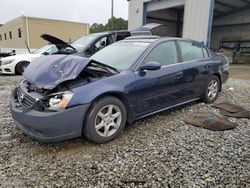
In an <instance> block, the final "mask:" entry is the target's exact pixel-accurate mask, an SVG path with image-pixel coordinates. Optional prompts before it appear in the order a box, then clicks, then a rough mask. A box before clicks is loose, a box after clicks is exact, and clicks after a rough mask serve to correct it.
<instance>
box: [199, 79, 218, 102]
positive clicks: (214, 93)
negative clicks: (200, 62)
mask: <svg viewBox="0 0 250 188" xmlns="http://www.w3.org/2000/svg"><path fill="white" fill-rule="evenodd" d="M220 87H221V84H220V80H219V78H218V76H215V75H214V76H212V77H211V78H210V79H209V81H208V82H207V86H206V88H205V91H204V97H203V100H204V102H205V103H213V102H214V101H215V100H216V99H217V97H218V95H219V92H220Z"/></svg>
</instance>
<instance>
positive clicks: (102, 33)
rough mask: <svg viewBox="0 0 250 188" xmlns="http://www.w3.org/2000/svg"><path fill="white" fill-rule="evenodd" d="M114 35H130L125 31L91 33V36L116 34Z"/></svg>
mask: <svg viewBox="0 0 250 188" xmlns="http://www.w3.org/2000/svg"><path fill="white" fill-rule="evenodd" d="M116 33H130V32H129V31H127V30H119V31H104V32H99V33H92V34H91V35H96V36H101V35H108V34H116Z"/></svg>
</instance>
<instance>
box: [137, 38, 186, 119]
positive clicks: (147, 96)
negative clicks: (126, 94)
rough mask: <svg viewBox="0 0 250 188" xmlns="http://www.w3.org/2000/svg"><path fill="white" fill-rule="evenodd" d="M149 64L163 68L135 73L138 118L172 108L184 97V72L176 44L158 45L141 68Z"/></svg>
mask: <svg viewBox="0 0 250 188" xmlns="http://www.w3.org/2000/svg"><path fill="white" fill-rule="evenodd" d="M148 62H158V63H160V64H161V66H162V67H161V69H159V70H155V71H137V72H136V73H135V77H136V79H135V80H136V83H135V84H136V85H135V88H137V89H136V91H135V92H136V93H137V105H136V114H137V117H138V116H139V117H141V116H143V115H145V114H148V113H150V112H154V111H157V110H160V109H162V108H165V107H167V106H171V105H173V104H175V103H177V102H178V100H179V99H180V98H181V96H182V92H181V90H182V88H181V87H180V86H181V84H182V83H181V80H182V76H183V72H182V67H181V63H179V58H178V53H177V48H176V42H175V41H165V42H162V43H160V44H158V45H157V46H156V47H154V48H153V49H152V50H151V51H150V52H149V54H148V55H147V56H146V57H145V58H144V60H143V62H142V64H141V66H142V65H143V64H146V63H148Z"/></svg>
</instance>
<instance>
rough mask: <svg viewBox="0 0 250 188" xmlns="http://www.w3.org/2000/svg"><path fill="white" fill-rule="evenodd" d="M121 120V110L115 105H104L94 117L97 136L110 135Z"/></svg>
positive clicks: (117, 127) (116, 128)
mask: <svg viewBox="0 0 250 188" xmlns="http://www.w3.org/2000/svg"><path fill="white" fill-rule="evenodd" d="M121 122H122V112H121V110H120V109H119V108H118V107H117V106H116V105H111V104H110V105H106V106H104V107H103V108H102V109H101V110H100V111H99V112H98V113H97V115H96V117H95V130H96V133H97V134H98V135H99V136H102V137H110V136H112V135H113V134H115V133H116V131H117V130H118V129H119V127H120V125H121Z"/></svg>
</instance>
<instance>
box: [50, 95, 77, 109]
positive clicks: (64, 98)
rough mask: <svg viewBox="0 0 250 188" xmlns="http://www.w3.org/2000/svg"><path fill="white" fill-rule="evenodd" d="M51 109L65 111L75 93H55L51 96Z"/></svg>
mask: <svg viewBox="0 0 250 188" xmlns="http://www.w3.org/2000/svg"><path fill="white" fill-rule="evenodd" d="M49 97H50V99H49V109H51V110H61V109H65V108H66V107H67V106H68V104H69V103H70V101H71V99H72V97H73V93H72V92H70V91H66V92H60V93H54V94H52V95H50V96H49Z"/></svg>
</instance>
